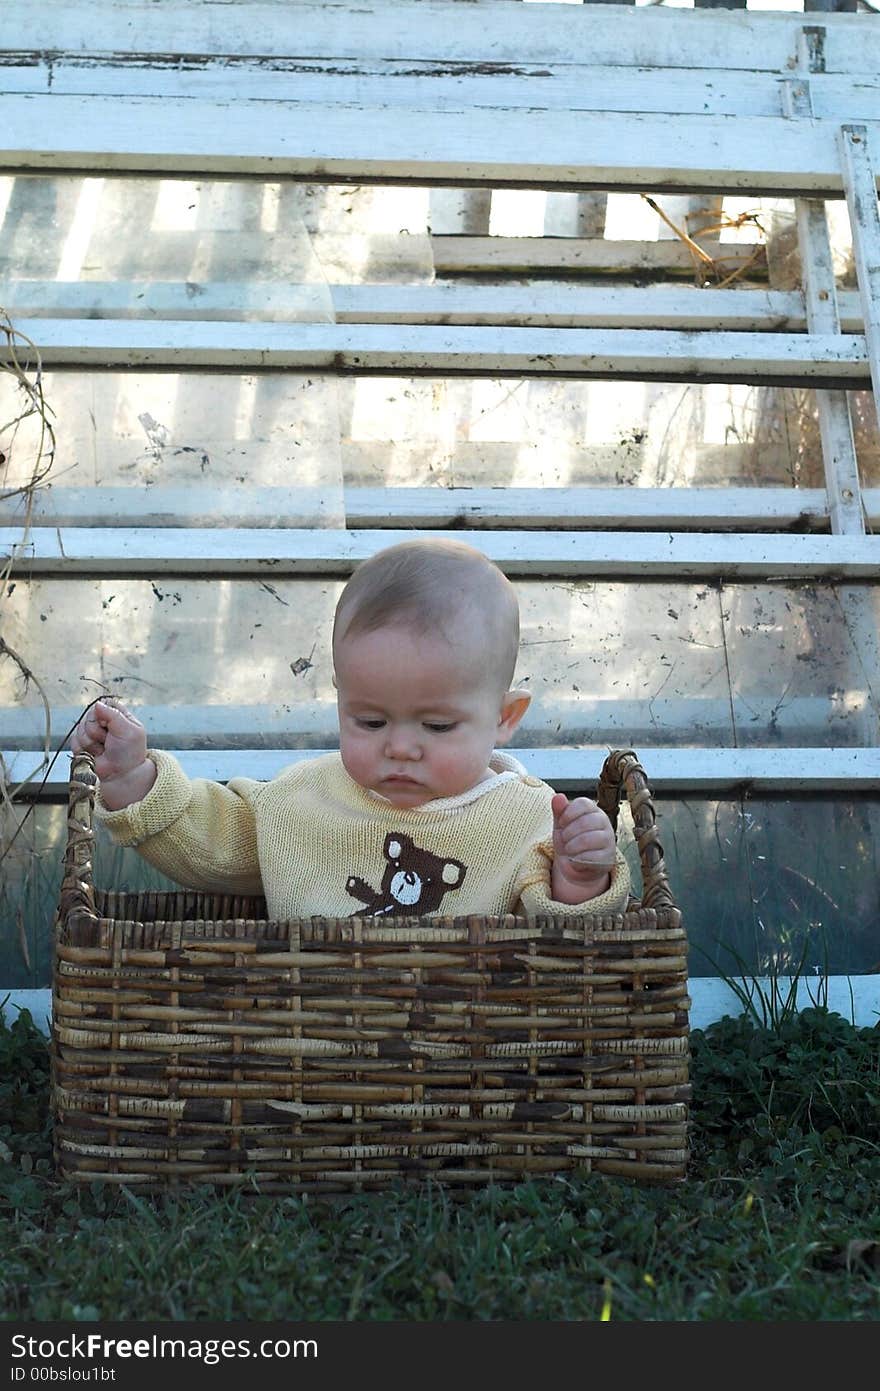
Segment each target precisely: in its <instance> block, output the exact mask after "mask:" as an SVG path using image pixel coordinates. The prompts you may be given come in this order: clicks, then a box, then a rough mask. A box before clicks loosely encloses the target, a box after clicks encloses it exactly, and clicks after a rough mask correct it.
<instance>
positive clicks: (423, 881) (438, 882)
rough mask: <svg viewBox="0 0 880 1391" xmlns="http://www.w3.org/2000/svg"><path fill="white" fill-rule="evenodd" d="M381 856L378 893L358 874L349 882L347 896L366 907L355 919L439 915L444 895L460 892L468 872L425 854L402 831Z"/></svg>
mask: <svg viewBox="0 0 880 1391" xmlns="http://www.w3.org/2000/svg"><path fill="white" fill-rule="evenodd" d="M382 853H383V855H384V856H385V859H386V861H387V864H386V866H385V871H384V873H383V875H382V883H381V886H380V888H379V890H378V892H377V891H376V890H375V889H372V888H371V887H370V885H369V884H368V883H367V882H366V880H364V879H361V878H359V876H358V875H356V874H352V875H350V876H349V878H348V879H347V880H346V884H345V889H346V892H347V893H349V894H351V896H352V898H357V899H360V901H361V903H363V904H364V908H358V909H356V910H355V912H354V913H352V914H351V916H352V917H356V916H360V915H362V914H365V915H366V916H368V917H378V916H381V915H382V914H383V913H405V914H407V915H415V914H421V913H433V912H436V910H437V909H438V908H439V907H440V903H441V901H442V899H443V896H444V894H446V893H449V891H450V890H451V889H457V888H458V887H459V886H460V885H461V883H462V880H463V879H464V876H465V873H466V872H467V871H466V869H465V866H464V865H463V864H462V863H461V861H460V860H444V859H442V858H441V856H439V855H435V854H433V853H432V851H430V850H422V849H421V848H420V847H419V846H417V845H416V844H415V842H414V841H413V840H412V838H411V837H410V836H408V835H405V834H404V832H402V831H389V833H388V835H387V836H386V837H385V844H384V846H383V849H382Z"/></svg>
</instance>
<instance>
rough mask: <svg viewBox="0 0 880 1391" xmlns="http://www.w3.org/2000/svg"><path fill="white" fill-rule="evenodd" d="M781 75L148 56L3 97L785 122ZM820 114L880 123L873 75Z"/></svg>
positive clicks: (826, 103)
mask: <svg viewBox="0 0 880 1391" xmlns="http://www.w3.org/2000/svg"><path fill="white" fill-rule="evenodd" d="M786 78H787V74H786V75H785V76H782V75H779V74H777V73H759V72H744V71H739V72H728V73H725V72H721V71H719V70H718V69H717V68H676V69H675V75H674V81H670V75H669V70H668V69H664V68H662V67H659V66H658V67H654V68H635V67H632V68H628V67H622V66H614V67H607V66H605V67H598V66H597V67H590V66H586V65H585V64H581V63H574V62H571V63H565V64H561V63H557V64H552V65H540V64H539V65H535V64H533V63H530V62H529V61H528V60H527V61H526V62H519V63H517V64H515V65H514V64H509V65H507V67H506V69H505V68H503V67H492V68H488V69H487V68H485V67H481V66H480V65H475V66H473V67H468V66H465V65H461V66H459V67H457V68H455V69H453V70H450V68H449V66H448V65H447V64H445V63H444V64H438V63H436V62H435V63H427V62H416V63H413V62H408V61H400V60H397V61H396V62H376V61H373V62H369V61H365V60H363V59H341V60H340V59H338V58H334V59H329V60H327V61H326V62H325V63H322V62H321V61H320V60H316V59H303V58H286V59H283V58H278V59H275V60H274V61H273V60H271V59H268V58H266V57H265V56H260V57H255V58H252V59H248V58H241V57H230V56H229V55H227V54H224V55H222V56H218V57H216V58H214V59H211V58H206V57H205V56H204V55H201V54H200V55H192V56H189V57H186V56H183V57H180V58H179V59H178V61H176V62H172V61H170V60H168V59H165V60H161V59H157V58H147V57H144V55H143V54H136V55H121V54H119V53H112V54H101V53H77V54H75V55H71V54H67V53H60V54H57V53H53V54H52V55H51V56H48V55H46V54H45V53H40V52H34V53H22V54H20V55H18V54H14V53H13V54H9V55H8V56H7V57H6V59H5V61H4V63H3V89H4V91H6V92H9V93H13V92H14V93H31V94H34V95H40V94H49V93H51V94H52V95H53V96H109V95H113V94H120V95H123V96H129V97H144V96H146V97H149V96H161V97H171V98H174V99H178V98H184V99H192V98H199V99H203V100H209V101H226V102H231V101H236V102H237V101H283V102H291V101H295V102H313V103H319V104H321V105H325V104H326V105H329V106H348V105H351V104H353V103H356V104H357V105H359V106H379V105H382V106H384V105H389V106H392V105H393V106H404V107H410V108H412V109H413V110H419V111H450V110H467V109H471V108H475V107H494V108H504V107H510V108H514V109H515V108H517V107H519V108H526V109H528V110H530V111H618V112H642V113H648V112H654V113H658V114H667V115H672V114H678V115H688V114H690V115H693V116H698V117H700V118H702V117H704V116H707V115H709V116H724V115H729V114H731V113H735V114H737V115H741V116H781V115H783V114H784V112H783V98H782V90H781V87H782V83H784V82H785V81H786ZM811 88H812V98H813V114H814V115H815V116H818V117H821V118H823V119H837V120H847V119H849V120H864V121H876V120H878V119H880V80H878V79H877V78H876V76H875V75H873V74H865V75H864V76H863V78H862V79H861V80H860V81H859V83H858V84H857V85H854V84H853V82H852V80H851V78H850V77H849V76H843V75H841V74H816V75H815V76H814V77H811Z"/></svg>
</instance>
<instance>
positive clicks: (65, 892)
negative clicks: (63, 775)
mask: <svg viewBox="0 0 880 1391" xmlns="http://www.w3.org/2000/svg"><path fill="white" fill-rule="evenodd" d="M97 786H98V777H97V774H96V773H95V760H94V759H93V758H92V756H91V754H88V753H74V754H71V757H70V789H69V792H68V802H67V849H66V850H65V852H64V876H63V878H62V880H61V894H60V909H61V917H62V920H63V921H67V922H69V923H71V924H73V923H74V922H75V920H76V918H82V917H85V918H88V919H90V920H92V921H95V920H96V919H97V916H98V915H97V912H96V911H95V885H94V878H93V864H94V854H95V833H94V830H93V828H92V815H93V812H94V809H95V793H96V790H97Z"/></svg>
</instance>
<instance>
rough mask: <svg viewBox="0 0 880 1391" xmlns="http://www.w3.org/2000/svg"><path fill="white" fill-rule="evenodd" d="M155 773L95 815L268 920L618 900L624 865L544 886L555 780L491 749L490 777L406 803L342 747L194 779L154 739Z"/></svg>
mask: <svg viewBox="0 0 880 1391" xmlns="http://www.w3.org/2000/svg"><path fill="white" fill-rule="evenodd" d="M149 757H150V758H151V759H152V760H153V761H154V763H155V764H156V768H157V777H156V782H155V783H154V785H153V787H152V788H151V789H150V791H149V792H148V793H147V795H146V797H144V799H143V801H141V802H135V803H134V804H133V805H132V806H130V807H126V808H124V810H122V811H108V810H107V809H106V808H104V807H102V805H101V803H100V800H99V802H98V807H97V818H98V820H99V821H100V822H102V824H103V825H105V826H106V827H107V828H108V829H109V830H110V832H111V834H112V835H113V837H114V839H115V840H116V841H118V842H119V843H120V844H121V845H130V846H135V847H136V848H137V850H138V853H139V854H140V855H142V856H143V857H144V859H145V860H147V861H149V863H150V864H152V865H154V866H156V868H157V869H160V870H161V871H162V872H163V873H164V874H166V875H168V877H169V878H170V879H173V880H174V881H175V882H176V883H179V884H183V885H185V886H186V887H188V888H194V889H205V890H212V891H214V892H218V893H240V894H253V893H264V894H265V896H266V901H267V906H268V910H269V916H270V918H271V919H273V920H283V919H285V918H288V917H311V916H313V915H326V916H328V917H349V916H351V915H353V914H369V915H384V914H394V915H397V914H407V915H415V914H420V915H421V914H426V913H429V914H433V915H435V916H437V915H439V914H443V915H446V914H450V915H453V914H468V913H479V914H493V915H494V914H501V913H510V912H521V913H526V914H528V915H529V916H533V915H534V914H536V913H556V914H565V915H568V916H571V915H573V914H579V913H585V912H589V913H619V912H623V910H624V909H625V908H626V905H627V900H628V898H629V894H630V875H629V869H628V867H627V863H626V860H625V858H624V856H623V854H622V853H621V851H620V849H618V851H617V864H616V867H615V869H614V870H613V871H612V875H611V886H610V888H609V889H608V890H607V891H606V892H605V893H604V894H602V895H600V896H599V897H597V898H593V899H589V900H588V901H587V902H585V903H580V904H564V903H557V902H556V901H555V900H554V899H551V898H550V896H549V890H550V866H551V862H552V857H553V846H552V831H553V815H552V812H551V809H550V799H551V797H552V796H553V789H552V788H551V787H549V786H548V785H547V783H545V782H541V781H540V779H538V778H533V777H530V776H529V775H528V774H527V773H526V771H525V769H524V768H523V767H522V764H520V763H519V762H518V761H517V759H515V758H513V757H511V755H510V754H506V753H500V752H496V753H494V754H493V756H492V760H491V764H490V769H491V772H492V776H491V777H490V778H487V779H486V780H485V781H484V782H481V783H478V784H477V785H476V786H475V787H473V788H471V789H470V790H469V791H467V792H464V793H461V794H460V795H459V796H457V797H447V798H442V799H438V800H436V801H433V802H427V803H426V804H425V805H423V806H421V807H414V808H407V809H401V808H399V807H395V806H392V804H391V803H390V802H387V801H386V800H385V798H383V797H380V796H378V795H377V794H376V793H373V792H369V791H366V790H365V789H364V788H362V787H360V786H359V785H358V784H357V783H356V782H354V781H353V779H352V778H351V777H349V775H348V773H347V772H346V771H345V768H344V766H343V763H342V759H341V758H340V756H339V754H338V753H329V754H325V755H323V756H321V757H318V758H312V759H308V760H305V761H303V762H301V763H296V764H293V765H292V766H291V767H289V768H286V769H284V770H283V771H282V772H281V773H279V774H278V775H277V777H275V778H273V779H272V780H271V781H270V782H257V781H255V780H253V779H250V778H233V779H232V780H231V781H230V782H229V783H228V784H227V785H224V784H222V783H217V782H209V781H208V780H207V779H204V778H196V779H193V780H192V781H190V779H189V778H188V777H187V776H186V774H185V773H184V772H183V769H182V768H181V767H180V764H179V763H178V762H177V760H176V759H175V758H174V757H173V756H172V755H171V754H168V753H163V752H160V751H153V750H151V751H150V754H149Z"/></svg>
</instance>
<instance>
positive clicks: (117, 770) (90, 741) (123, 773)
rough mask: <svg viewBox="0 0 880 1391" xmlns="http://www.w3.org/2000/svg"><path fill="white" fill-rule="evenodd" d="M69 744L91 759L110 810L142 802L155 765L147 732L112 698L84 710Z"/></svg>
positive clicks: (149, 784) (151, 784) (151, 782)
mask: <svg viewBox="0 0 880 1391" xmlns="http://www.w3.org/2000/svg"><path fill="white" fill-rule="evenodd" d="M70 747H71V749H72V750H73V752H74V753H88V754H91V755H92V757H93V758H94V760H95V772H96V773H97V775H98V780H99V782H100V784H101V799H102V801H103V803H104V806H105V807H106V808H107V809H108V810H109V811H121V810H122V809H123V808H124V807H130V806H131V805H132V803H134V802H141V801H143V799H144V797H146V795H147V793H148V792H149V790H150V788H151V787H152V786H153V783H154V782H155V781H156V765H155V763H153V762H152V760H151V759H149V758H147V731H146V730H145V728H144V726H143V725H142V724H141V722H140V720H138V719H135V717H134V715H130V714H129V713H128V711H127V710H125V709H123V708H122V706H121V705H117V704H116V702H115V701H112V699H108V700H98V701H96V702H95V704H94V705H92V706H91V707H90V708H89V709H88V710H87V711H86V712H85V714H84V715H83V716H82V718H81V719H80V721H79V723H78V724H77V726H76V728H75V729H74V731H73V734H72V735H71V737H70Z"/></svg>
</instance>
